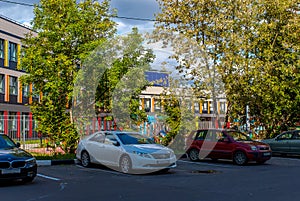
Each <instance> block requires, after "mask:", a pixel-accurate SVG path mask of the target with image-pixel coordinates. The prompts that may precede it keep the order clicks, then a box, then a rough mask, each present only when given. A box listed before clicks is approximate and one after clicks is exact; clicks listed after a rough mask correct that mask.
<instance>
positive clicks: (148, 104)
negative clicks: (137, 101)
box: [144, 98, 151, 112]
mask: <svg viewBox="0 0 300 201" xmlns="http://www.w3.org/2000/svg"><path fill="white" fill-rule="evenodd" d="M144 106H145V112H151V99H150V98H145V99H144Z"/></svg>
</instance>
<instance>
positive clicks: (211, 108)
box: [209, 101, 214, 113]
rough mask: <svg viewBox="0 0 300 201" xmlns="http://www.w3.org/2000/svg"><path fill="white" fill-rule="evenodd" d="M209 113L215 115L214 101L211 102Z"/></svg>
mask: <svg viewBox="0 0 300 201" xmlns="http://www.w3.org/2000/svg"><path fill="white" fill-rule="evenodd" d="M209 111H210V113H214V102H213V101H210V105H209Z"/></svg>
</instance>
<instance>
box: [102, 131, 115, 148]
mask: <svg viewBox="0 0 300 201" xmlns="http://www.w3.org/2000/svg"><path fill="white" fill-rule="evenodd" d="M115 142H117V139H116V137H115V136H114V135H112V134H109V133H106V134H105V141H104V144H109V145H113V144H114V143H115Z"/></svg>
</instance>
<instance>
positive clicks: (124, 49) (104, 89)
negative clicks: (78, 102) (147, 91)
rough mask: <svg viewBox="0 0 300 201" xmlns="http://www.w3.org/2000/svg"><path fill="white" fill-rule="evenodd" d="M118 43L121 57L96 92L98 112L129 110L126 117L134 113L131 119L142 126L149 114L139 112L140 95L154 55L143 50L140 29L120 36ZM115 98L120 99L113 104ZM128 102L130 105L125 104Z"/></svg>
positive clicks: (103, 76)
mask: <svg viewBox="0 0 300 201" xmlns="http://www.w3.org/2000/svg"><path fill="white" fill-rule="evenodd" d="M117 40H118V46H119V48H118V49H119V54H120V57H119V58H116V59H115V61H113V64H112V66H111V68H107V69H106V71H105V72H104V74H103V75H102V77H101V79H100V82H99V85H98V87H97V92H96V109H97V111H99V112H106V113H111V112H112V110H113V109H114V110H115V111H118V114H119V115H120V114H121V113H123V112H125V110H126V112H125V113H126V114H127V113H128V114H131V120H132V121H133V122H134V123H135V124H139V123H141V122H144V121H146V119H147V115H146V113H145V111H142V110H140V109H139V106H140V104H139V98H138V94H139V93H140V92H141V90H142V89H144V88H145V86H146V85H147V82H146V79H145V74H144V72H145V71H146V70H150V63H152V62H153V59H154V58H155V56H154V54H153V52H152V50H151V49H147V48H145V47H144V45H143V42H144V39H143V37H142V35H141V34H140V33H138V29H137V28H133V29H132V32H131V33H129V34H128V35H125V36H119V37H118V38H117ZM125 75H126V76H125ZM125 77H126V79H125ZM122 80H123V81H122ZM131 81H133V83H132V82H131ZM148 84H149V83H148ZM118 85H119V86H118ZM124 89H129V91H130V93H131V94H129V96H124V94H125V93H126V92H124ZM131 90H133V91H131ZM119 92H121V93H119ZM121 94H123V95H122V97H121ZM113 95H115V96H117V97H118V98H120V99H119V100H118V101H115V102H114V103H113ZM121 100H122V101H121ZM125 103H126V104H128V105H124V104H125ZM117 108H118V109H117ZM127 109H130V111H127ZM125 116H126V115H125ZM126 117H127V118H128V116H126ZM126 117H124V118H126ZM119 118H121V117H119ZM124 118H122V120H121V119H119V123H121V122H123V123H125V122H126V121H125V119H124ZM120 120H121V121H120ZM127 123H128V122H127ZM120 126H121V125H120ZM123 126H125V125H122V127H123Z"/></svg>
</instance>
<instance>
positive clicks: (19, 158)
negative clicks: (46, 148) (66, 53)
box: [0, 134, 37, 182]
mask: <svg viewBox="0 0 300 201" xmlns="http://www.w3.org/2000/svg"><path fill="white" fill-rule="evenodd" d="M19 147H20V144H19V143H17V144H16V143H14V141H13V140H12V139H11V138H9V137H8V136H7V135H4V134H0V181H3V180H17V179H21V180H22V181H23V182H31V181H33V179H34V178H35V176H36V174H37V164H36V160H35V158H34V157H33V156H32V155H31V154H30V153H28V152H26V151H24V150H22V149H20V148H19Z"/></svg>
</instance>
